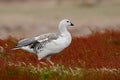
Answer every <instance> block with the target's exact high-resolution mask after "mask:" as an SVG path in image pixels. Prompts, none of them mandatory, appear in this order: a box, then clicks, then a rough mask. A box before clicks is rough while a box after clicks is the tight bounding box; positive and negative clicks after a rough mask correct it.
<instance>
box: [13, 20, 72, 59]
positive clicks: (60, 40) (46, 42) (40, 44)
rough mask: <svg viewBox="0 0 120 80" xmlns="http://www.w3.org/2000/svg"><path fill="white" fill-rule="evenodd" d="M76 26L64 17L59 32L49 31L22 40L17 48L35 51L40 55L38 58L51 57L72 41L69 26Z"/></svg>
mask: <svg viewBox="0 0 120 80" xmlns="http://www.w3.org/2000/svg"><path fill="white" fill-rule="evenodd" d="M69 26H74V24H73V23H71V22H70V21H69V20H68V19H64V20H62V21H61V22H60V23H59V26H58V27H59V33H58V34H57V33H47V34H43V35H40V36H36V37H31V38H26V39H23V40H20V41H19V42H18V43H17V45H16V46H15V48H13V49H23V50H26V51H28V52H31V53H34V54H36V55H37V56H38V60H41V59H42V58H46V59H48V60H49V59H50V57H51V55H53V54H56V53H59V52H60V51H62V50H63V49H65V48H66V47H68V46H69V45H70V43H71V40H72V38H71V34H70V33H69V31H68V30H67V27H69Z"/></svg>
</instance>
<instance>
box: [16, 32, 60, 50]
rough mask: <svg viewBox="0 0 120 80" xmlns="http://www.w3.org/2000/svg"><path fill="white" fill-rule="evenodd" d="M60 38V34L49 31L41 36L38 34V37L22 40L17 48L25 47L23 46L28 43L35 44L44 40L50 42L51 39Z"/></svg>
mask: <svg viewBox="0 0 120 80" xmlns="http://www.w3.org/2000/svg"><path fill="white" fill-rule="evenodd" d="M57 38H58V35H57V34H55V33H47V34H43V35H40V36H36V37H32V38H26V39H23V40H20V41H19V42H18V43H17V45H16V47H15V48H19V47H23V46H28V45H31V44H32V45H33V44H34V43H35V44H36V42H39V43H41V42H43V41H47V42H50V41H51V40H55V39H57Z"/></svg>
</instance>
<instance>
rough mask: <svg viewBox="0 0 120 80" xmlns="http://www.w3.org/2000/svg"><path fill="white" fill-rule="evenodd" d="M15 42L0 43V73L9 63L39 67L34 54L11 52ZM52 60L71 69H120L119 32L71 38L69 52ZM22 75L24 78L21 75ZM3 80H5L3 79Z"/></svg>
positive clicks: (13, 39) (0, 41) (7, 67)
mask: <svg viewBox="0 0 120 80" xmlns="http://www.w3.org/2000/svg"><path fill="white" fill-rule="evenodd" d="M17 41H18V40H17V39H15V38H12V37H9V38H7V39H4V40H2V39H1V40H0V46H2V47H3V48H4V51H3V52H1V53H0V69H3V70H4V69H9V65H8V63H10V62H12V63H15V64H17V63H18V62H24V63H26V64H29V63H31V64H33V65H34V66H37V65H38V64H40V63H39V62H40V61H38V60H37V56H36V55H34V54H31V53H28V52H26V51H23V50H14V51H13V50H10V49H11V48H13V47H14V46H15V45H16V42H17ZM51 60H52V61H53V62H54V63H55V64H62V65H65V66H69V67H72V68H74V67H80V68H103V67H106V68H116V69H119V68H120V32H119V31H118V32H115V31H106V32H105V33H98V32H96V33H93V34H92V35H89V36H88V37H74V38H73V41H72V43H71V45H70V46H69V47H68V48H66V49H65V50H64V51H62V52H61V53H60V54H57V55H54V56H52V59H51ZM43 61H44V60H43ZM41 66H42V65H41ZM13 69H14V67H13ZM3 70H2V71H3ZM0 73H3V72H1V70H0ZM4 73H5V72H4ZM26 73H27V72H26ZM26 73H25V74H26ZM22 75H23V76H24V74H22ZM27 75H28V74H27ZM106 75H109V74H106ZM0 76H3V75H0ZM4 76H5V75H4ZM8 77H9V76H8ZM14 77H15V76H14ZM25 77H27V76H24V78H25ZM89 77H90V76H89ZM113 78H115V76H113ZM12 79H14V78H12ZM15 79H16V77H15ZM20 79H21V80H22V78H19V80H20ZM107 79H108V78H107ZM5 80H8V79H7V78H6V79H5ZM35 80H37V79H35ZM83 80H84V79H83ZM86 80H87V79H86ZM105 80H106V79H105Z"/></svg>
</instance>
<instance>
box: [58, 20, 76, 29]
mask: <svg viewBox="0 0 120 80" xmlns="http://www.w3.org/2000/svg"><path fill="white" fill-rule="evenodd" d="M59 25H60V26H63V27H68V26H74V24H73V23H72V22H71V21H70V20H68V19H63V20H62V21H60V24H59Z"/></svg>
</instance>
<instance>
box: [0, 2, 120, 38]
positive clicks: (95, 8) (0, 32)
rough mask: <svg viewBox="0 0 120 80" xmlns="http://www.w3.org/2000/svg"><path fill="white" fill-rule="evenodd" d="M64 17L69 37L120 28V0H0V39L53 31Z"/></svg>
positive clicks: (55, 30)
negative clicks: (68, 25) (70, 33)
mask: <svg viewBox="0 0 120 80" xmlns="http://www.w3.org/2000/svg"><path fill="white" fill-rule="evenodd" d="M64 18H67V19H69V20H71V21H72V22H73V23H74V24H75V27H74V28H72V29H70V31H71V32H72V35H73V36H85V35H88V34H90V33H91V31H92V30H99V31H102V30H104V29H114V30H119V29H120V0H0V38H6V37H8V36H12V37H16V38H24V37H30V36H34V35H39V34H44V33H47V32H57V30H58V24H59V22H60V21H61V20H62V19H64Z"/></svg>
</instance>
